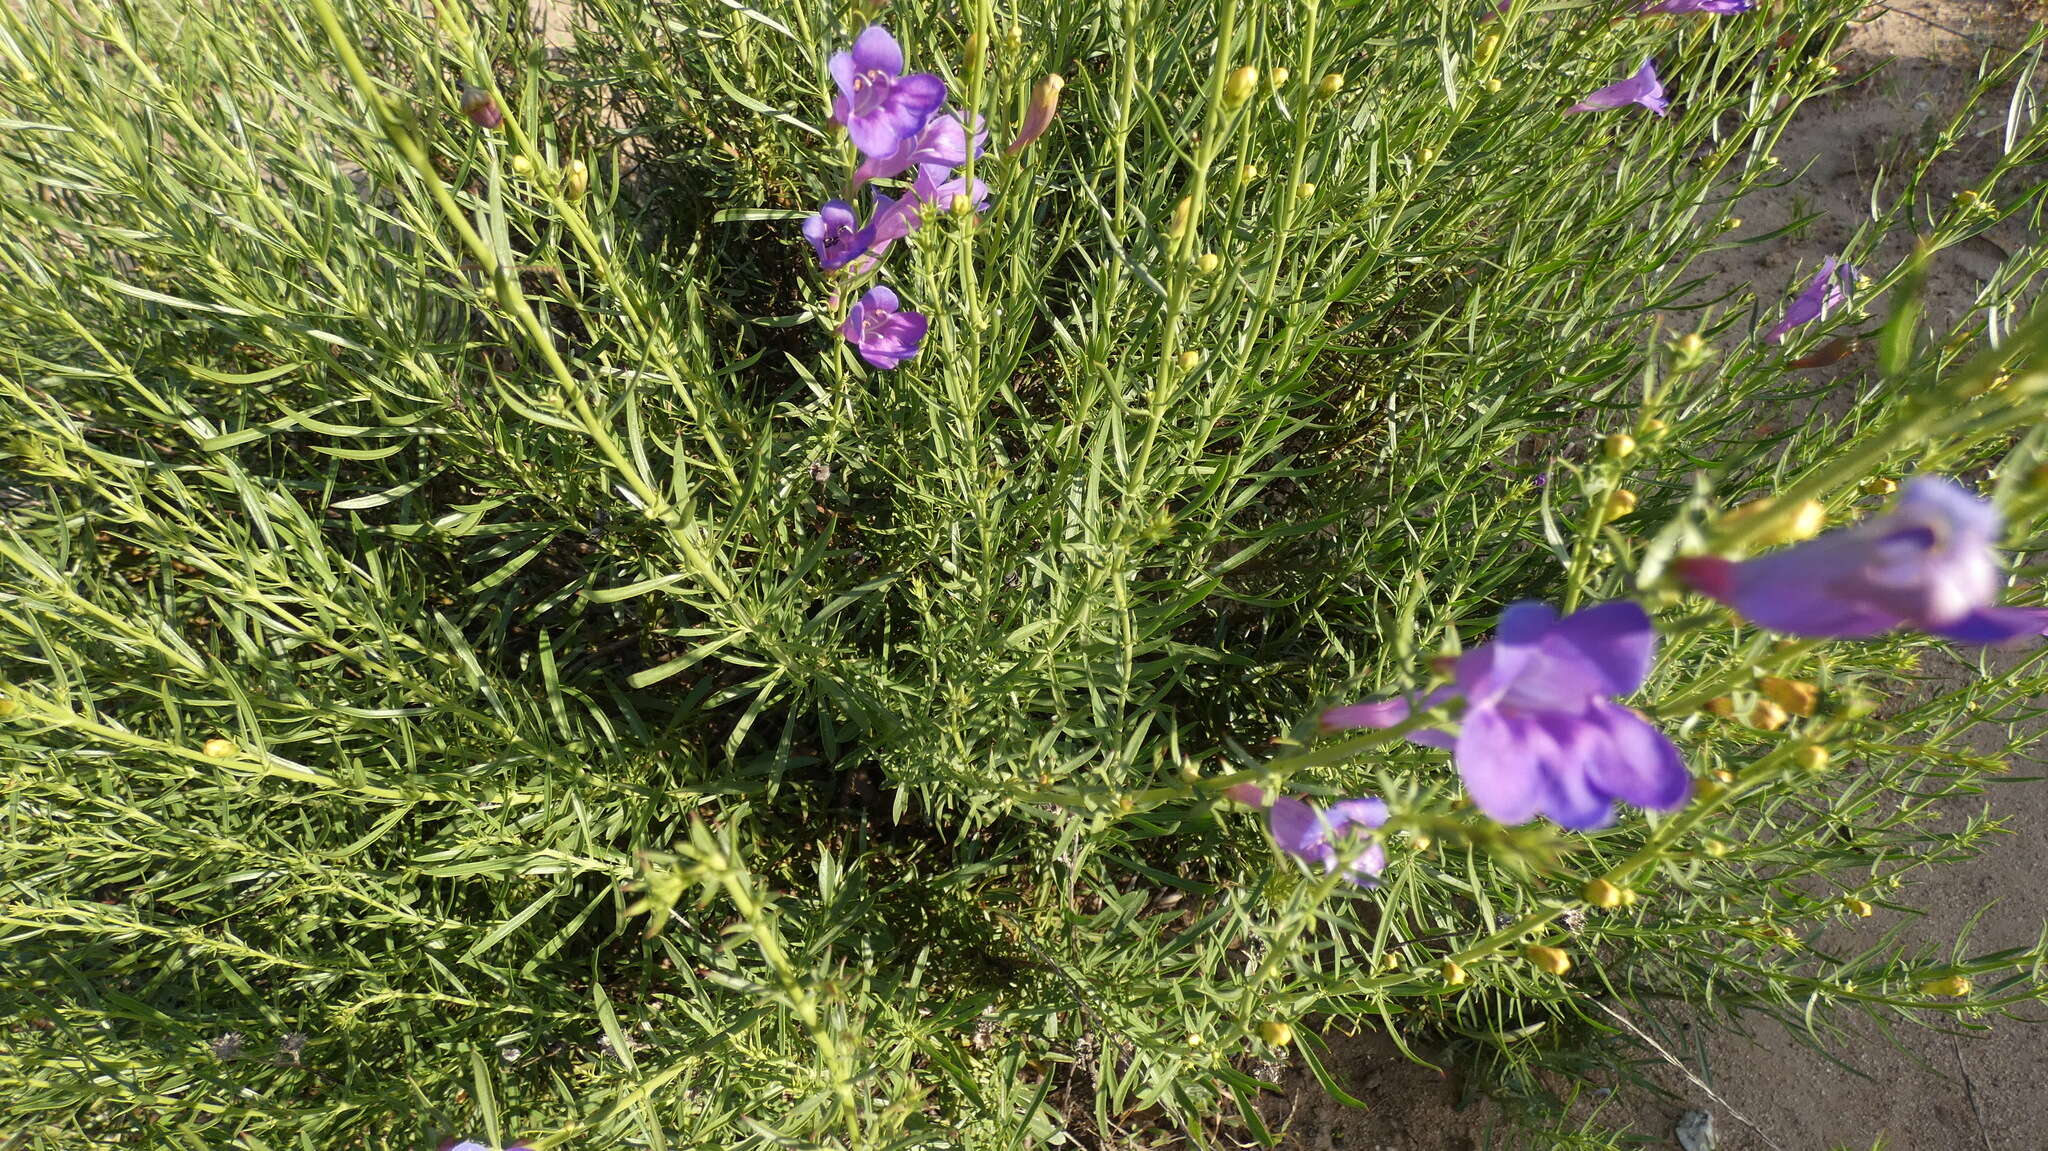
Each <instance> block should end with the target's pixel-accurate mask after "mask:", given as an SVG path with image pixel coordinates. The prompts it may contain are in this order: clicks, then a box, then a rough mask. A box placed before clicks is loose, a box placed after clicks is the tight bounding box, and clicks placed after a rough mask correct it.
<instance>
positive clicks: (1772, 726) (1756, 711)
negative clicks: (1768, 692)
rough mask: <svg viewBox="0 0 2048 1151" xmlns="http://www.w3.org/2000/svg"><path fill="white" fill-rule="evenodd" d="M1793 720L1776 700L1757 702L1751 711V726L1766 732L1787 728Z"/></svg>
mask: <svg viewBox="0 0 2048 1151" xmlns="http://www.w3.org/2000/svg"><path fill="white" fill-rule="evenodd" d="M1791 718H1792V717H1791V716H1789V715H1787V714H1786V713H1785V709H1784V708H1782V707H1780V706H1778V703H1777V701H1775V700H1769V699H1760V700H1757V701H1756V706H1755V707H1753V708H1750V709H1749V726H1751V727H1758V728H1762V729H1763V730H1765V731H1776V730H1778V729H1779V728H1781V727H1783V726H1785V724H1786V723H1788V722H1789V721H1790V720H1791Z"/></svg>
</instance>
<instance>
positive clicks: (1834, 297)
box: [1764, 256, 1856, 344]
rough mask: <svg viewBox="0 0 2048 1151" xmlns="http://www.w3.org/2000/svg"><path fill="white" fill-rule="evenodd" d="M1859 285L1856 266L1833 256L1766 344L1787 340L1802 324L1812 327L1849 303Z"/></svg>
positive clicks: (1767, 334)
mask: <svg viewBox="0 0 2048 1151" xmlns="http://www.w3.org/2000/svg"><path fill="white" fill-rule="evenodd" d="M1855 282H1856V268H1855V265H1853V264H1844V263H1842V262H1841V261H1840V260H1837V259H1835V258H1834V257H1833V256H1829V257H1828V258H1827V259H1825V260H1822V261H1821V263H1820V271H1819V272H1817V273H1815V275H1814V277H1813V282H1812V283H1810V284H1808V285H1806V290H1805V291H1803V292H1801V293H1799V295H1798V296H1796V297H1794V298H1793V300H1792V306H1791V307H1788V308H1786V309H1785V318H1784V319H1782V320H1779V321H1778V322H1777V323H1775V324H1773V325H1771V330H1770V331H1768V332H1765V333H1764V343H1766V344H1775V343H1778V342H1779V341H1781V340H1783V339H1784V338H1785V333H1787V332H1789V331H1791V330H1792V329H1794V328H1796V327H1798V326H1799V325H1801V324H1810V323H1812V322H1814V321H1815V320H1818V319H1820V318H1821V317H1822V316H1825V315H1827V314H1828V313H1829V312H1831V311H1833V310H1834V309H1836V308H1839V307H1841V306H1842V305H1843V304H1846V303H1848V302H1849V286H1850V285H1851V284H1854V283H1855Z"/></svg>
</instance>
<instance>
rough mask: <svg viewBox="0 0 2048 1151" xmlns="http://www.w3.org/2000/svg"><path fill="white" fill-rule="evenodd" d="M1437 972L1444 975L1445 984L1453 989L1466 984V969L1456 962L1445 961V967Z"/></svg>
mask: <svg viewBox="0 0 2048 1151" xmlns="http://www.w3.org/2000/svg"><path fill="white" fill-rule="evenodd" d="M1437 970H1438V971H1439V972H1442V973H1443V977H1444V982H1445V983H1448V984H1450V985H1451V986H1452V987H1459V986H1462V985H1463V984H1464V982H1465V969H1464V968H1463V967H1460V966H1459V965H1458V964H1457V962H1456V961H1454V960H1450V959H1446V960H1444V965H1443V966H1442V967H1439V968H1437Z"/></svg>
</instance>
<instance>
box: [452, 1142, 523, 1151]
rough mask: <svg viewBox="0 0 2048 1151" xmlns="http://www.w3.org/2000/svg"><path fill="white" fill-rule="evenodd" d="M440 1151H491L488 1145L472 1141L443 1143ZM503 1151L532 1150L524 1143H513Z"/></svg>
mask: <svg viewBox="0 0 2048 1151" xmlns="http://www.w3.org/2000/svg"><path fill="white" fill-rule="evenodd" d="M441 1151H491V1145H490V1144H488V1143H478V1142H477V1141H475V1140H474V1139H465V1140H463V1141H462V1142H460V1143H444V1144H442V1145H441ZM505 1151H532V1149H531V1148H529V1147H527V1145H526V1144H524V1143H514V1144H512V1145H511V1146H510V1147H507V1148H505Z"/></svg>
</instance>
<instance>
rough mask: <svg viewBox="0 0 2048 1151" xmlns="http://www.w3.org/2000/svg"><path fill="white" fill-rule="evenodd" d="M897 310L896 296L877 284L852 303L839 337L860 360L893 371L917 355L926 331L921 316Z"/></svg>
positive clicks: (927, 323)
mask: <svg viewBox="0 0 2048 1151" xmlns="http://www.w3.org/2000/svg"><path fill="white" fill-rule="evenodd" d="M899 309H900V304H899V302H898V301H897V299H896V293H894V292H892V291H890V290H889V289H887V288H884V287H882V286H881V285H879V284H877V285H876V286H874V287H872V288H869V289H868V291H867V295H864V296H862V297H861V298H860V299H858V300H856V301H854V304H853V310H852V311H850V312H848V313H847V314H846V322H845V323H843V324H841V325H839V334H840V335H842V336H845V337H846V338H847V340H848V341H849V342H851V343H852V344H853V346H854V347H855V348H856V349H857V350H859V352H860V358H861V359H863V360H866V361H867V362H868V363H870V364H873V365H874V366H875V367H878V368H893V367H896V366H897V365H898V364H901V363H902V362H903V361H905V360H907V359H909V358H910V357H912V356H914V355H916V354H917V350H918V347H919V346H920V345H921V344H923V343H924V333H925V330H926V329H927V328H928V327H930V321H929V320H927V319H925V317H924V314H923V313H922V312H909V311H902V310H899Z"/></svg>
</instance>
